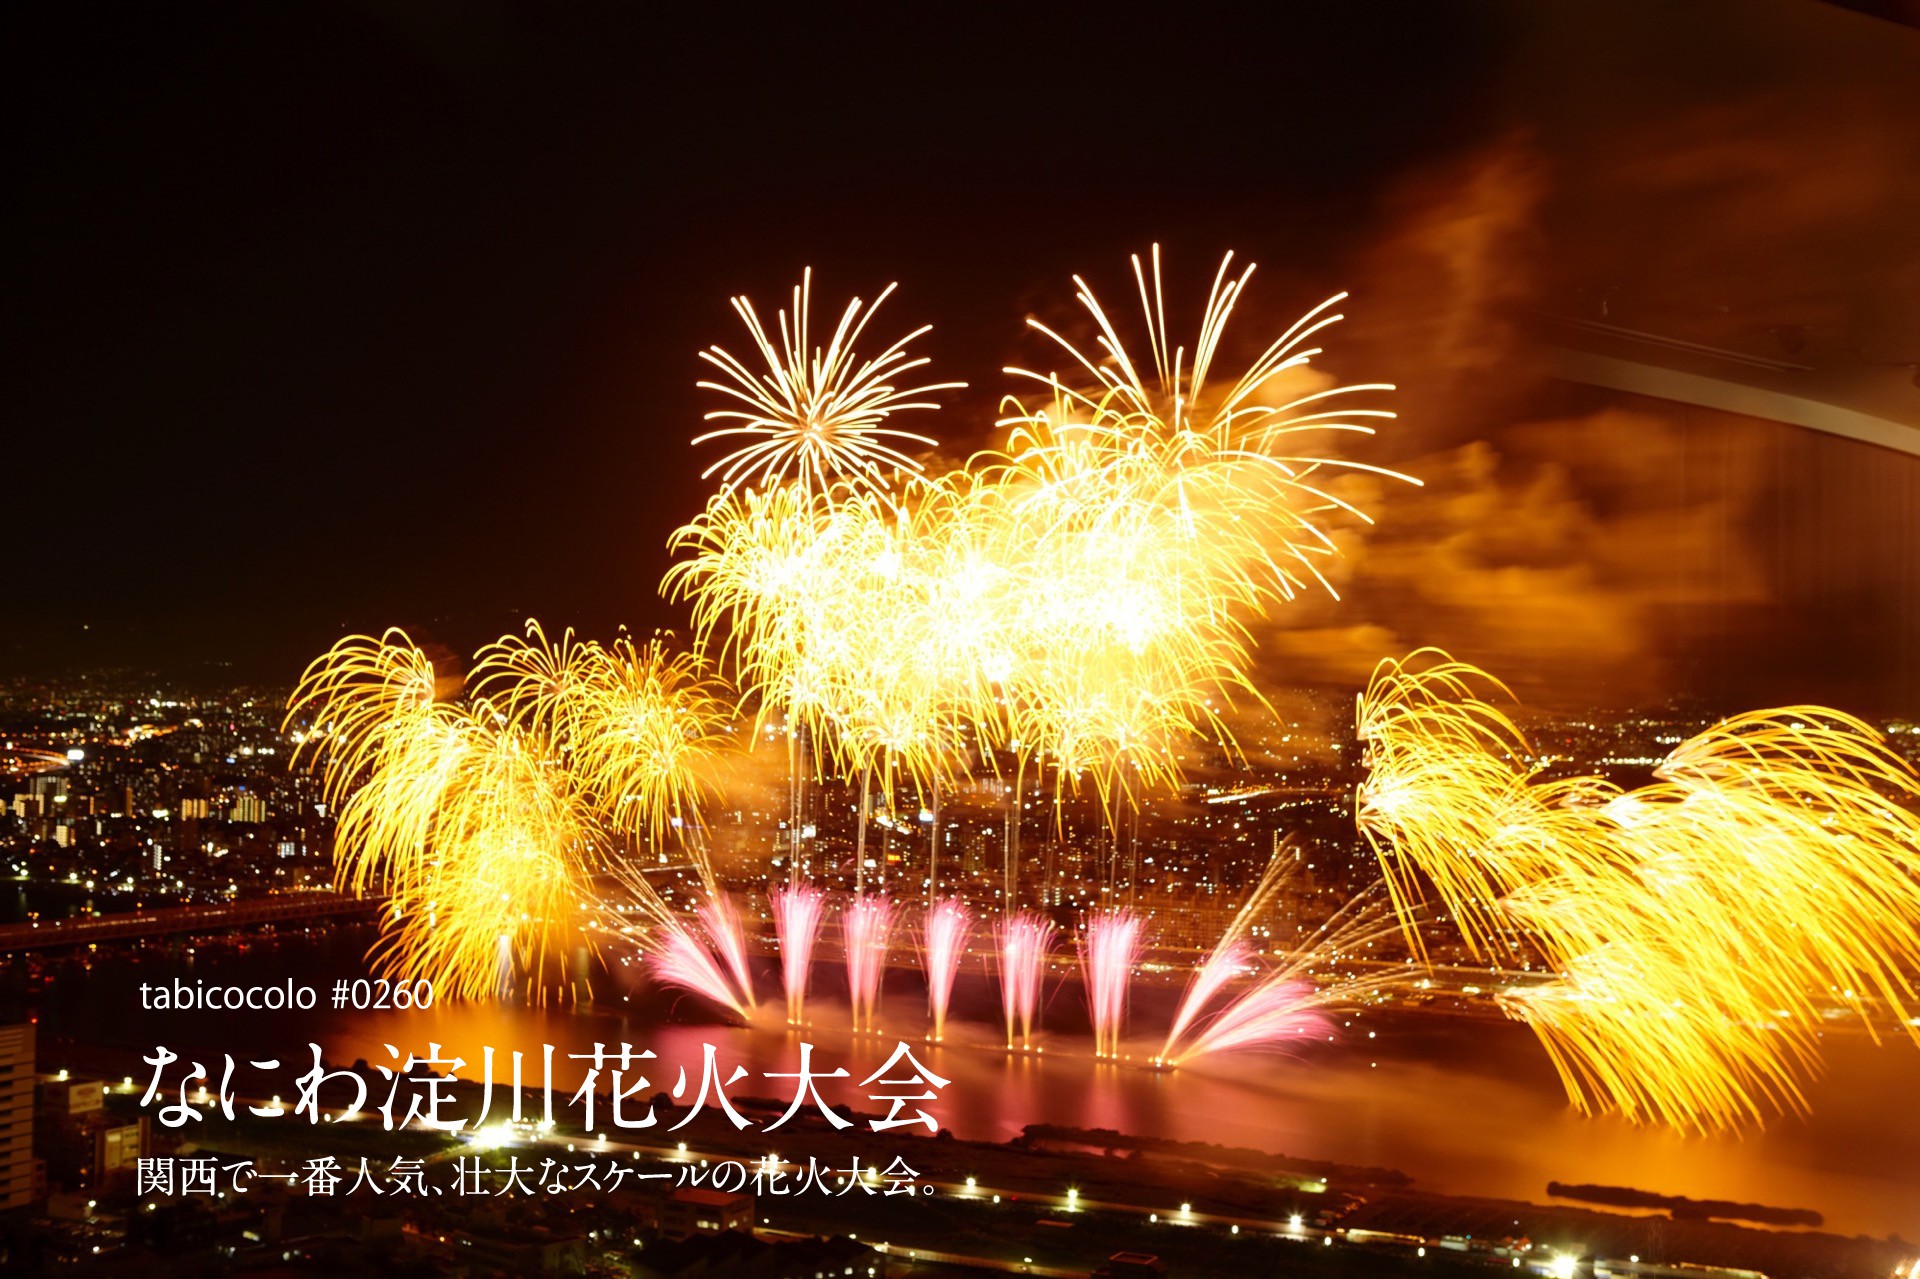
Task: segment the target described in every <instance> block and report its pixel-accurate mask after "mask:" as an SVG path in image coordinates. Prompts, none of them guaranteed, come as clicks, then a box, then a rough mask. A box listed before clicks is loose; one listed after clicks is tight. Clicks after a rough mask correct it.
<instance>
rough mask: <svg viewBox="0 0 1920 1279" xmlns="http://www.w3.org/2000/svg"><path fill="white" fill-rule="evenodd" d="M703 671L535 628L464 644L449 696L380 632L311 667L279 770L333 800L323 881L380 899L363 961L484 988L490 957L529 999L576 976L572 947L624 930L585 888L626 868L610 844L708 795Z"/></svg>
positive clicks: (292, 706)
mask: <svg viewBox="0 0 1920 1279" xmlns="http://www.w3.org/2000/svg"><path fill="white" fill-rule="evenodd" d="M702 669H703V668H702V666H701V664H700V662H699V659H697V658H694V657H690V656H687V657H673V656H671V655H669V654H667V653H666V652H665V650H664V648H663V647H662V646H661V645H660V644H658V643H657V642H656V643H654V644H653V645H650V646H649V647H648V648H647V649H646V650H644V651H636V650H635V649H634V648H633V647H632V646H631V645H630V644H625V643H624V642H622V643H621V644H618V645H615V646H614V647H613V648H611V649H607V648H602V647H601V646H600V645H597V644H593V643H589V642H580V641H576V640H575V639H574V637H573V634H572V632H571V631H569V632H566V633H564V634H563V635H562V636H561V637H560V638H559V639H558V640H557V641H550V640H549V639H548V638H547V636H546V635H545V633H544V632H543V631H541V629H540V627H539V625H538V623H530V624H529V627H528V633H527V638H526V639H518V638H515V637H507V638H504V639H502V640H500V641H498V642H496V643H494V644H492V645H489V646H487V647H486V648H484V649H482V650H481V651H480V653H479V654H478V655H477V656H476V660H475V663H474V666H473V670H472V676H471V679H470V680H469V681H468V685H467V688H466V690H465V695H464V697H463V698H456V694H457V692H458V685H457V681H450V680H441V679H439V678H437V677H436V674H435V672H434V668H433V664H432V663H431V662H430V661H428V660H427V659H426V657H425V655H424V654H423V653H421V652H420V650H419V649H418V648H416V647H415V646H414V645H413V644H412V643H411V642H410V641H409V640H408V639H407V638H406V636H405V635H404V634H403V633H401V632H399V631H389V632H388V633H387V634H386V635H384V636H382V637H381V638H380V639H373V638H370V637H366V636H352V637H349V638H348V639H345V640H342V641H341V642H340V643H338V644H336V645H335V646H334V648H333V649H332V650H330V651H329V652H328V653H327V654H325V655H324V656H322V657H321V658H320V659H318V660H317V661H315V662H314V663H313V665H312V666H310V667H309V668H308V670H307V672H306V674H305V675H304V676H303V677H302V680H301V683H300V685H299V687H298V688H297V689H296V690H295V692H294V695H293V697H292V698H291V699H290V700H289V703H288V721H289V723H291V722H292V721H293V720H294V718H295V717H296V716H301V715H307V716H310V717H311V720H312V729H311V731H310V732H309V733H308V734H306V735H305V737H304V739H303V740H302V742H301V746H302V748H303V753H302V754H301V755H299V756H296V759H295V764H296V766H303V765H304V766H310V767H318V768H319V769H321V770H322V773H323V777H324V783H323V790H324V792H325V793H326V794H327V795H329V796H330V797H333V798H334V799H335V800H336V801H337V802H339V803H340V808H339V812H340V819H339V824H338V826H337V828H336V832H335V851H334V856H335V874H336V878H337V879H338V881H339V882H340V883H341V884H342V886H344V887H350V888H352V889H353V890H354V891H356V892H365V891H372V890H376V889H377V890H380V891H384V892H386V893H387V894H388V895H389V896H390V898H391V899H392V903H393V907H392V910H391V911H390V912H388V913H387V914H386V915H385V917H384V919H383V926H384V931H383V936H382V938H381V940H380V941H379V942H378V943H377V944H376V951H375V953H376V955H377V957H378V961H379V963H380V965H381V969H382V971H383V972H384V973H386V974H387V975H390V976H395V977H402V978H413V977H431V978H433V979H434V980H435V982H436V984H437V986H438V987H439V988H440V989H442V990H444V991H445V992H446V993H447V994H448V995H449V996H452V997H462V996H464V997H470V998H485V997H488V996H489V995H492V994H494V993H497V991H498V989H499V986H500V979H499V970H500V957H501V955H502V953H503V950H504V951H505V952H506V953H507V954H509V955H510V956H511V957H512V960H513V962H514V964H515V966H516V968H517V971H518V973H519V974H520V975H521V976H523V977H524V978H525V985H526V988H527V989H528V991H529V993H532V992H534V991H536V990H537V991H538V993H539V994H540V996H541V997H543V998H544V997H545V995H546V993H547V991H548V990H549V988H554V987H559V988H571V987H574V986H575V985H577V983H578V980H579V978H580V977H582V976H584V974H577V973H576V974H573V975H572V976H569V975H568V973H567V966H566V956H567V955H568V954H569V953H570V952H571V951H572V950H573V949H575V943H579V944H584V945H586V946H587V947H589V948H591V947H592V946H593V945H594V927H595V926H596V925H601V926H605V927H611V928H613V929H614V930H616V931H625V927H624V925H623V924H622V923H621V921H620V918H619V912H618V911H617V910H616V911H609V910H608V909H607V904H606V903H605V902H603V901H600V900H599V899H598V898H597V896H596V894H595V893H594V891H593V889H592V883H591V880H592V876H593V875H594V874H595V873H597V872H599V871H602V870H606V869H613V870H615V871H616V872H624V871H625V870H626V869H627V868H626V866H625V864H624V861H623V860H621V859H618V858H616V857H614V856H613V853H614V851H615V849H616V848H617V846H618V845H619V843H620V842H621V841H620V839H619V838H618V837H617V835H618V834H619V833H625V834H626V835H627V836H628V837H629V838H633V839H638V838H641V837H642V836H643V835H644V836H646V837H650V838H652V839H653V840H654V841H655V842H656V843H657V842H658V840H659V838H660V837H661V835H662V832H663V831H664V830H666V829H667V828H668V827H669V825H671V826H672V827H674V828H675V829H676V831H677V832H678V833H681V834H684V833H685V832H686V831H687V830H689V829H692V828H695V827H697V824H698V807H699V805H700V803H701V802H702V800H703V799H705V798H707V797H708V796H709V795H710V794H711V793H712V790H713V786H714V776H715V768H716V766H717V761H718V757H719V755H720V753H721V750H722V749H723V742H724V739H725V732H724V723H725V721H726V720H728V719H730V718H731V712H730V710H728V709H727V708H726V707H725V704H724V700H723V697H722V695H721V691H720V689H719V688H718V686H717V685H714V684H712V683H711V682H709V681H708V680H707V679H706V678H705V677H704V675H702V674H701V671H702ZM640 725H645V726H647V727H646V729H645V731H637V726H640ZM690 855H691V857H692V860H693V861H694V862H695V864H696V866H697V868H698V869H699V870H700V872H701V877H702V879H703V881H704V882H706V883H707V884H709V885H711V883H712V876H711V871H710V870H709V869H708V868H707V867H706V865H705V861H704V857H703V855H702V854H701V853H700V852H699V850H698V848H697V847H695V848H693V849H691V850H690ZM621 878H622V879H623V881H624V882H626V883H627V886H628V888H629V891H630V893H631V895H632V897H633V901H634V904H635V905H637V906H638V907H639V909H640V911H641V916H642V918H644V919H650V920H651V919H659V918H663V917H665V915H666V914H668V913H669V912H668V908H667V907H666V905H665V903H664V902H663V901H662V900H661V899H660V897H659V895H658V894H657V893H656V892H655V891H654V890H653V888H652V887H651V885H649V884H648V883H647V882H646V881H645V879H644V878H643V877H641V876H637V875H633V876H629V875H626V874H624V873H622V874H621ZM503 939H504V942H505V945H504V947H503Z"/></svg>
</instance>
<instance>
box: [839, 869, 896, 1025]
mask: <svg viewBox="0 0 1920 1279" xmlns="http://www.w3.org/2000/svg"><path fill="white" fill-rule="evenodd" d="M840 928H841V935H842V936H843V937H844V939H845V941H846V948H847V998H848V1002H849V1003H850V1004H851V1005H852V1013H853V1028H854V1029H855V1030H872V1029H873V1028H874V1026H875V1025H876V1024H877V1021H878V1018H879V1015H880V983H881V980H882V979H883V978H884V977H885V976H886V973H887V945H888V942H889V941H890V940H891V938H892V935H893V900H892V899H891V898H889V897H888V896H887V895H886V894H884V893H880V894H872V893H866V894H861V895H859V896H855V897H850V898H848V899H847V905H846V909H845V910H844V911H843V912H842V913H841V916H840Z"/></svg>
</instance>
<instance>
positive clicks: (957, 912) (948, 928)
mask: <svg viewBox="0 0 1920 1279" xmlns="http://www.w3.org/2000/svg"><path fill="white" fill-rule="evenodd" d="M972 930H973V915H972V913H971V912H970V911H968V910H967V908H966V906H965V905H964V904H963V903H962V902H961V901H960V899H959V898H957V897H943V898H941V899H940V900H939V901H936V902H935V903H934V904H933V905H931V906H929V907H928V908H927V914H926V921H925V923H924V925H923V931H922V935H921V940H920V962H921V966H922V967H923V968H924V969H925V970H926V974H927V1012H928V1014H929V1015H930V1016H931V1017H932V1018H933V1039H934V1042H935V1043H938V1042H939V1041H940V1040H942V1039H944V1038H945V1037H946V1033H947V1005H948V1003H949V1002H950V1001H951V1000H952V999H953V981H954V978H955V977H956V976H958V975H959V972H960V961H961V960H962V959H964V958H966V954H967V935H968V934H969V933H970V932H972Z"/></svg>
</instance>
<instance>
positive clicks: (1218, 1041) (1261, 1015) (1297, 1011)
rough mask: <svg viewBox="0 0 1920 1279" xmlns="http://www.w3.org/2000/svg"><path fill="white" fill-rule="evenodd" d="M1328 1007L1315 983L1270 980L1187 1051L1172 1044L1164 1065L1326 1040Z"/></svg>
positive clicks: (1216, 1021) (1200, 1035)
mask: <svg viewBox="0 0 1920 1279" xmlns="http://www.w3.org/2000/svg"><path fill="white" fill-rule="evenodd" d="M1324 1004H1325V1001H1324V1000H1323V999H1322V997H1321V993H1320V990H1319V988H1318V987H1317V986H1315V985H1314V984H1313V983H1312V982H1311V981H1305V980H1302V979H1301V978H1298V977H1292V976H1287V975H1285V974H1281V975H1276V976H1271V977H1268V978H1266V979H1265V980H1264V981H1262V982H1260V983H1259V984H1258V985H1256V986H1255V987H1254V988H1253V989H1252V990H1249V991H1248V992H1247V993H1246V994H1244V995H1242V996H1240V998H1238V999H1236V1000H1234V1001H1233V1002H1232V1003H1230V1004H1228V1005H1227V1006H1226V1007H1225V1008H1223V1009H1221V1010H1220V1013H1219V1015H1218V1016H1216V1017H1214V1018H1213V1019H1212V1020H1211V1021H1209V1022H1207V1023H1206V1025H1205V1026H1204V1028H1203V1029H1201V1031H1200V1032H1199V1033H1198V1034H1196V1035H1195V1036H1193V1039H1192V1041H1191V1042H1190V1043H1188V1044H1186V1045H1184V1046H1182V1045H1180V1044H1178V1043H1176V1042H1175V1041H1174V1040H1173V1039H1169V1040H1168V1041H1167V1049H1166V1051H1165V1053H1164V1054H1163V1055H1162V1058H1161V1060H1162V1062H1163V1063H1164V1064H1166V1065H1170V1066H1172V1065H1178V1064H1179V1063H1181V1062H1183V1061H1191V1060H1192V1059H1193V1058H1195V1057H1199V1056H1203V1055H1205V1054H1207V1053H1224V1052H1236V1051H1238V1052H1245V1051H1251V1050H1254V1049H1276V1048H1284V1047H1286V1046H1287V1045H1288V1044H1292V1043H1300V1042H1303V1041H1305V1040H1308V1039H1318V1038H1323V1037H1324V1036H1325V1035H1326V1034H1327V1032H1328V1030H1329V1028H1330V1027H1331V1026H1332V1024H1333V1021H1332V1018H1330V1017H1328V1016H1327V1014H1326V1013H1325V1012H1323V1011H1322V1009H1323V1007H1324Z"/></svg>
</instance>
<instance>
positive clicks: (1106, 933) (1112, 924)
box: [1080, 910, 1140, 1057]
mask: <svg viewBox="0 0 1920 1279" xmlns="http://www.w3.org/2000/svg"><path fill="white" fill-rule="evenodd" d="M1139 957H1140V917H1139V916H1138V915H1135V914H1134V913H1133V912H1132V911H1127V910H1115V911H1108V912H1107V913H1106V914H1103V915H1097V916H1095V917H1094V918H1093V919H1092V920H1090V921H1088V923H1087V932H1086V936H1085V937H1084V938H1083V939H1082V940H1081V942H1080V972H1081V976H1082V977H1083V979H1084V980H1085V983H1086V988H1087V1014H1088V1016H1089V1018H1091V1020H1092V1022H1093V1052H1094V1055H1095V1056H1096V1057H1118V1056H1119V1055H1120V1031H1121V1029H1122V1028H1123V1027H1124V1026H1125V1024H1126V1020H1127V988H1128V986H1129V985H1131V984H1132V982H1133V964H1134V961H1135V960H1136V959H1138V958H1139Z"/></svg>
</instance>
